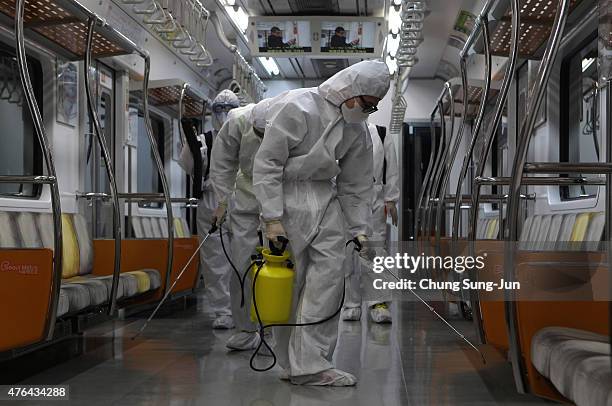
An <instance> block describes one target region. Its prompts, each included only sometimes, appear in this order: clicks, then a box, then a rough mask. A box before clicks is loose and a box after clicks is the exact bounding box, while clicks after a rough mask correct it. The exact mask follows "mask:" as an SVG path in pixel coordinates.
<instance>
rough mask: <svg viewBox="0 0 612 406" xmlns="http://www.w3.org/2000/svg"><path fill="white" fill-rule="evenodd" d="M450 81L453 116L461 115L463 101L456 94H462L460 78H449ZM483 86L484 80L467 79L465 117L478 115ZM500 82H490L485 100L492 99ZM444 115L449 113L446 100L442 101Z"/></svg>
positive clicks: (497, 91)
mask: <svg viewBox="0 0 612 406" xmlns="http://www.w3.org/2000/svg"><path fill="white" fill-rule="evenodd" d="M449 82H450V83H451V86H452V89H453V94H454V95H455V99H454V102H455V117H463V109H464V108H465V107H464V102H463V100H462V99H461V98H459V97H458V96H460V95H462V94H463V86H462V85H461V78H459V77H456V78H452V79H449ZM484 88H485V81H484V80H480V79H469V80H468V94H467V95H468V103H467V105H468V108H467V110H466V113H467V118H469V119H473V118H476V117H477V116H478V106H480V102H481V100H482V93H483V91H484ZM499 88H500V83H499V82H493V81H492V82H491V89H490V90H489V94H488V97H487V100H490V99H493V98H495V97H496V96H497V94H498V93H499ZM444 115H445V116H448V115H450V103H448V100H446V101H445V102H444Z"/></svg>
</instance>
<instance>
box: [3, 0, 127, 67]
mask: <svg viewBox="0 0 612 406" xmlns="http://www.w3.org/2000/svg"><path fill="white" fill-rule="evenodd" d="M0 13H2V14H0V21H2V22H5V23H7V24H6V25H8V26H12V25H13V24H14V22H13V20H14V18H15V0H0ZM92 16H95V14H94V13H93V12H91V11H89V10H88V9H87V8H85V7H84V6H82V5H81V4H79V3H78V2H76V1H73V0H26V1H25V13H24V16H23V22H24V28H25V29H26V31H27V33H26V35H27V36H28V37H31V38H32V39H33V40H35V41H36V42H37V43H40V44H41V45H44V46H46V47H47V48H49V49H51V50H53V51H54V52H56V53H57V54H59V55H61V56H63V57H65V58H66V59H70V60H79V59H84V58H85V53H86V52H87V20H88V19H89V18H90V17H92ZM96 18H97V20H98V26H97V27H96V32H95V33H94V36H93V48H92V55H93V57H94V58H104V57H108V56H116V55H125V54H131V53H133V52H135V51H136V50H135V45H134V43H133V42H132V41H130V40H129V39H128V38H127V37H125V36H124V35H123V34H121V33H120V32H119V31H117V30H116V29H114V28H113V27H111V26H110V25H108V24H107V23H106V22H105V21H104V20H103V19H101V18H100V17H98V16H96Z"/></svg>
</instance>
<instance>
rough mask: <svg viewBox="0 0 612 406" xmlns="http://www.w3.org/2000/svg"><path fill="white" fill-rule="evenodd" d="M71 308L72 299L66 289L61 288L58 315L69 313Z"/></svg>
mask: <svg viewBox="0 0 612 406" xmlns="http://www.w3.org/2000/svg"><path fill="white" fill-rule="evenodd" d="M68 310H70V301H69V299H68V294H67V293H66V291H65V290H64V289H60V296H59V302H58V303H57V313H56V315H57V317H60V316H63V315H64V314H66V313H68Z"/></svg>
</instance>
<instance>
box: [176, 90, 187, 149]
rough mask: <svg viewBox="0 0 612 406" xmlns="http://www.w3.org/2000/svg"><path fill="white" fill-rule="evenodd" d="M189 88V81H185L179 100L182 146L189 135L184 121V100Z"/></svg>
mask: <svg viewBox="0 0 612 406" xmlns="http://www.w3.org/2000/svg"><path fill="white" fill-rule="evenodd" d="M188 88H189V83H187V82H185V83H183V86H181V94H180V96H179V102H178V110H179V114H178V119H179V135H180V136H179V138H180V139H181V147H182V146H183V145H185V143H186V142H187V137H186V136H185V132H184V131H183V125H182V121H183V101H184V100H185V93H187V89H188Z"/></svg>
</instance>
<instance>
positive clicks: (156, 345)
mask: <svg viewBox="0 0 612 406" xmlns="http://www.w3.org/2000/svg"><path fill="white" fill-rule="evenodd" d="M196 303H197V304H196V305H194V306H190V307H186V308H182V309H180V310H179V311H175V312H172V313H170V312H165V314H162V315H161V316H160V318H158V319H154V320H153V321H152V322H151V323H150V325H149V327H148V328H147V330H146V331H145V332H144V334H143V335H142V336H141V337H139V338H137V339H136V340H131V339H130V337H131V336H133V334H134V333H135V332H136V331H137V330H138V329H139V328H140V326H141V325H142V323H143V322H144V320H145V319H144V318H145V317H146V316H147V315H148V314H140V315H138V316H136V317H130V318H128V319H127V320H122V321H114V322H108V323H106V324H103V325H100V326H98V327H96V328H95V329H93V330H90V331H88V332H87V334H85V335H84V336H83V337H80V338H77V339H73V340H68V342H67V343H64V345H65V346H67V347H68V348H65V349H63V350H61V351H57V357H63V358H65V359H63V360H62V362H60V363H56V364H55V365H50V366H49V367H48V368H46V369H44V370H42V371H37V372H35V373H32V374H31V375H29V376H27V377H25V379H21V380H20V383H22V384H47V385H51V384H54V385H56V384H64V385H69V386H70V401H69V402H68V401H65V402H61V401H58V402H54V404H62V403H63V404H72V405H87V406H97V405H130V406H136V405H175V406H180V405H214V406H217V405H232V406H238V405H245V406H287V405H290V406H297V405H300V406H302V405H304V406H306V405H307V406H319V405H335V406H336V405H338V406H339V405H350V406H357V405H368V406H370V405H386V406H396V405H397V406H399V405H402V406H404V405H502V404H503V405H532V404H544V403H548V402H545V401H543V400H540V399H538V398H535V397H533V396H529V395H519V394H517V393H516V391H515V389H514V383H513V381H512V375H511V370H510V366H509V364H508V363H507V362H506V361H505V360H504V359H503V358H502V357H501V355H500V354H499V353H498V352H497V351H495V350H493V349H491V348H488V347H487V346H483V347H482V348H483V351H484V353H485V356H486V358H487V363H486V364H483V363H482V361H481V359H480V357H479V355H478V353H476V352H475V351H474V350H473V349H471V348H470V347H468V346H467V345H466V344H465V343H463V342H462V341H461V339H460V338H459V337H457V336H455V335H454V334H453V333H452V332H451V331H450V330H449V329H448V327H447V326H445V325H444V324H443V323H442V322H440V321H439V320H437V319H436V318H435V316H434V315H433V314H432V313H431V312H429V311H428V309H427V308H426V307H424V306H423V305H422V304H421V303H417V302H398V303H396V304H394V305H393V306H392V310H393V314H394V317H395V319H394V323H393V324H391V325H377V324H374V323H372V322H371V321H370V320H369V318H367V317H363V318H362V320H361V322H341V323H340V335H339V340H338V346H337V349H336V354H335V359H336V365H337V367H338V368H341V369H344V370H346V371H349V372H351V373H353V374H355V375H356V376H357V377H358V379H359V383H358V384H357V386H356V387H353V388H322V387H302V386H295V385H291V384H290V383H288V382H286V381H281V380H280V379H279V370H278V369H277V368H278V367H276V368H275V369H273V370H271V371H268V372H264V373H258V372H254V371H252V370H251V369H250V368H249V357H250V354H249V353H247V352H228V351H227V349H226V348H225V341H226V339H227V338H228V337H229V336H230V335H231V334H232V331H231V330H230V331H227V330H225V331H224V330H212V328H211V321H212V316H211V315H210V314H208V313H207V312H206V301H205V299H203V298H201V297H198V298H197V302H196ZM364 316H365V313H364ZM453 324H455V325H456V326H457V328H458V329H460V330H461V331H471V329H472V327H471V323H470V322H467V321H464V320H459V319H454V321H453ZM68 353H71V355H70V356H67V355H66V354H68ZM60 354H61V355H60ZM47 357H48V356H47ZM258 358H261V360H262V362H267V361H268V360H269V358H263V357H258ZM36 359H39V360H40V358H34V357H31V359H28V360H27V362H34V360H36ZM24 362H25V361H24ZM41 362H42V360H41ZM14 403H19V404H39V403H35V402H29V403H28V402H14Z"/></svg>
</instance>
